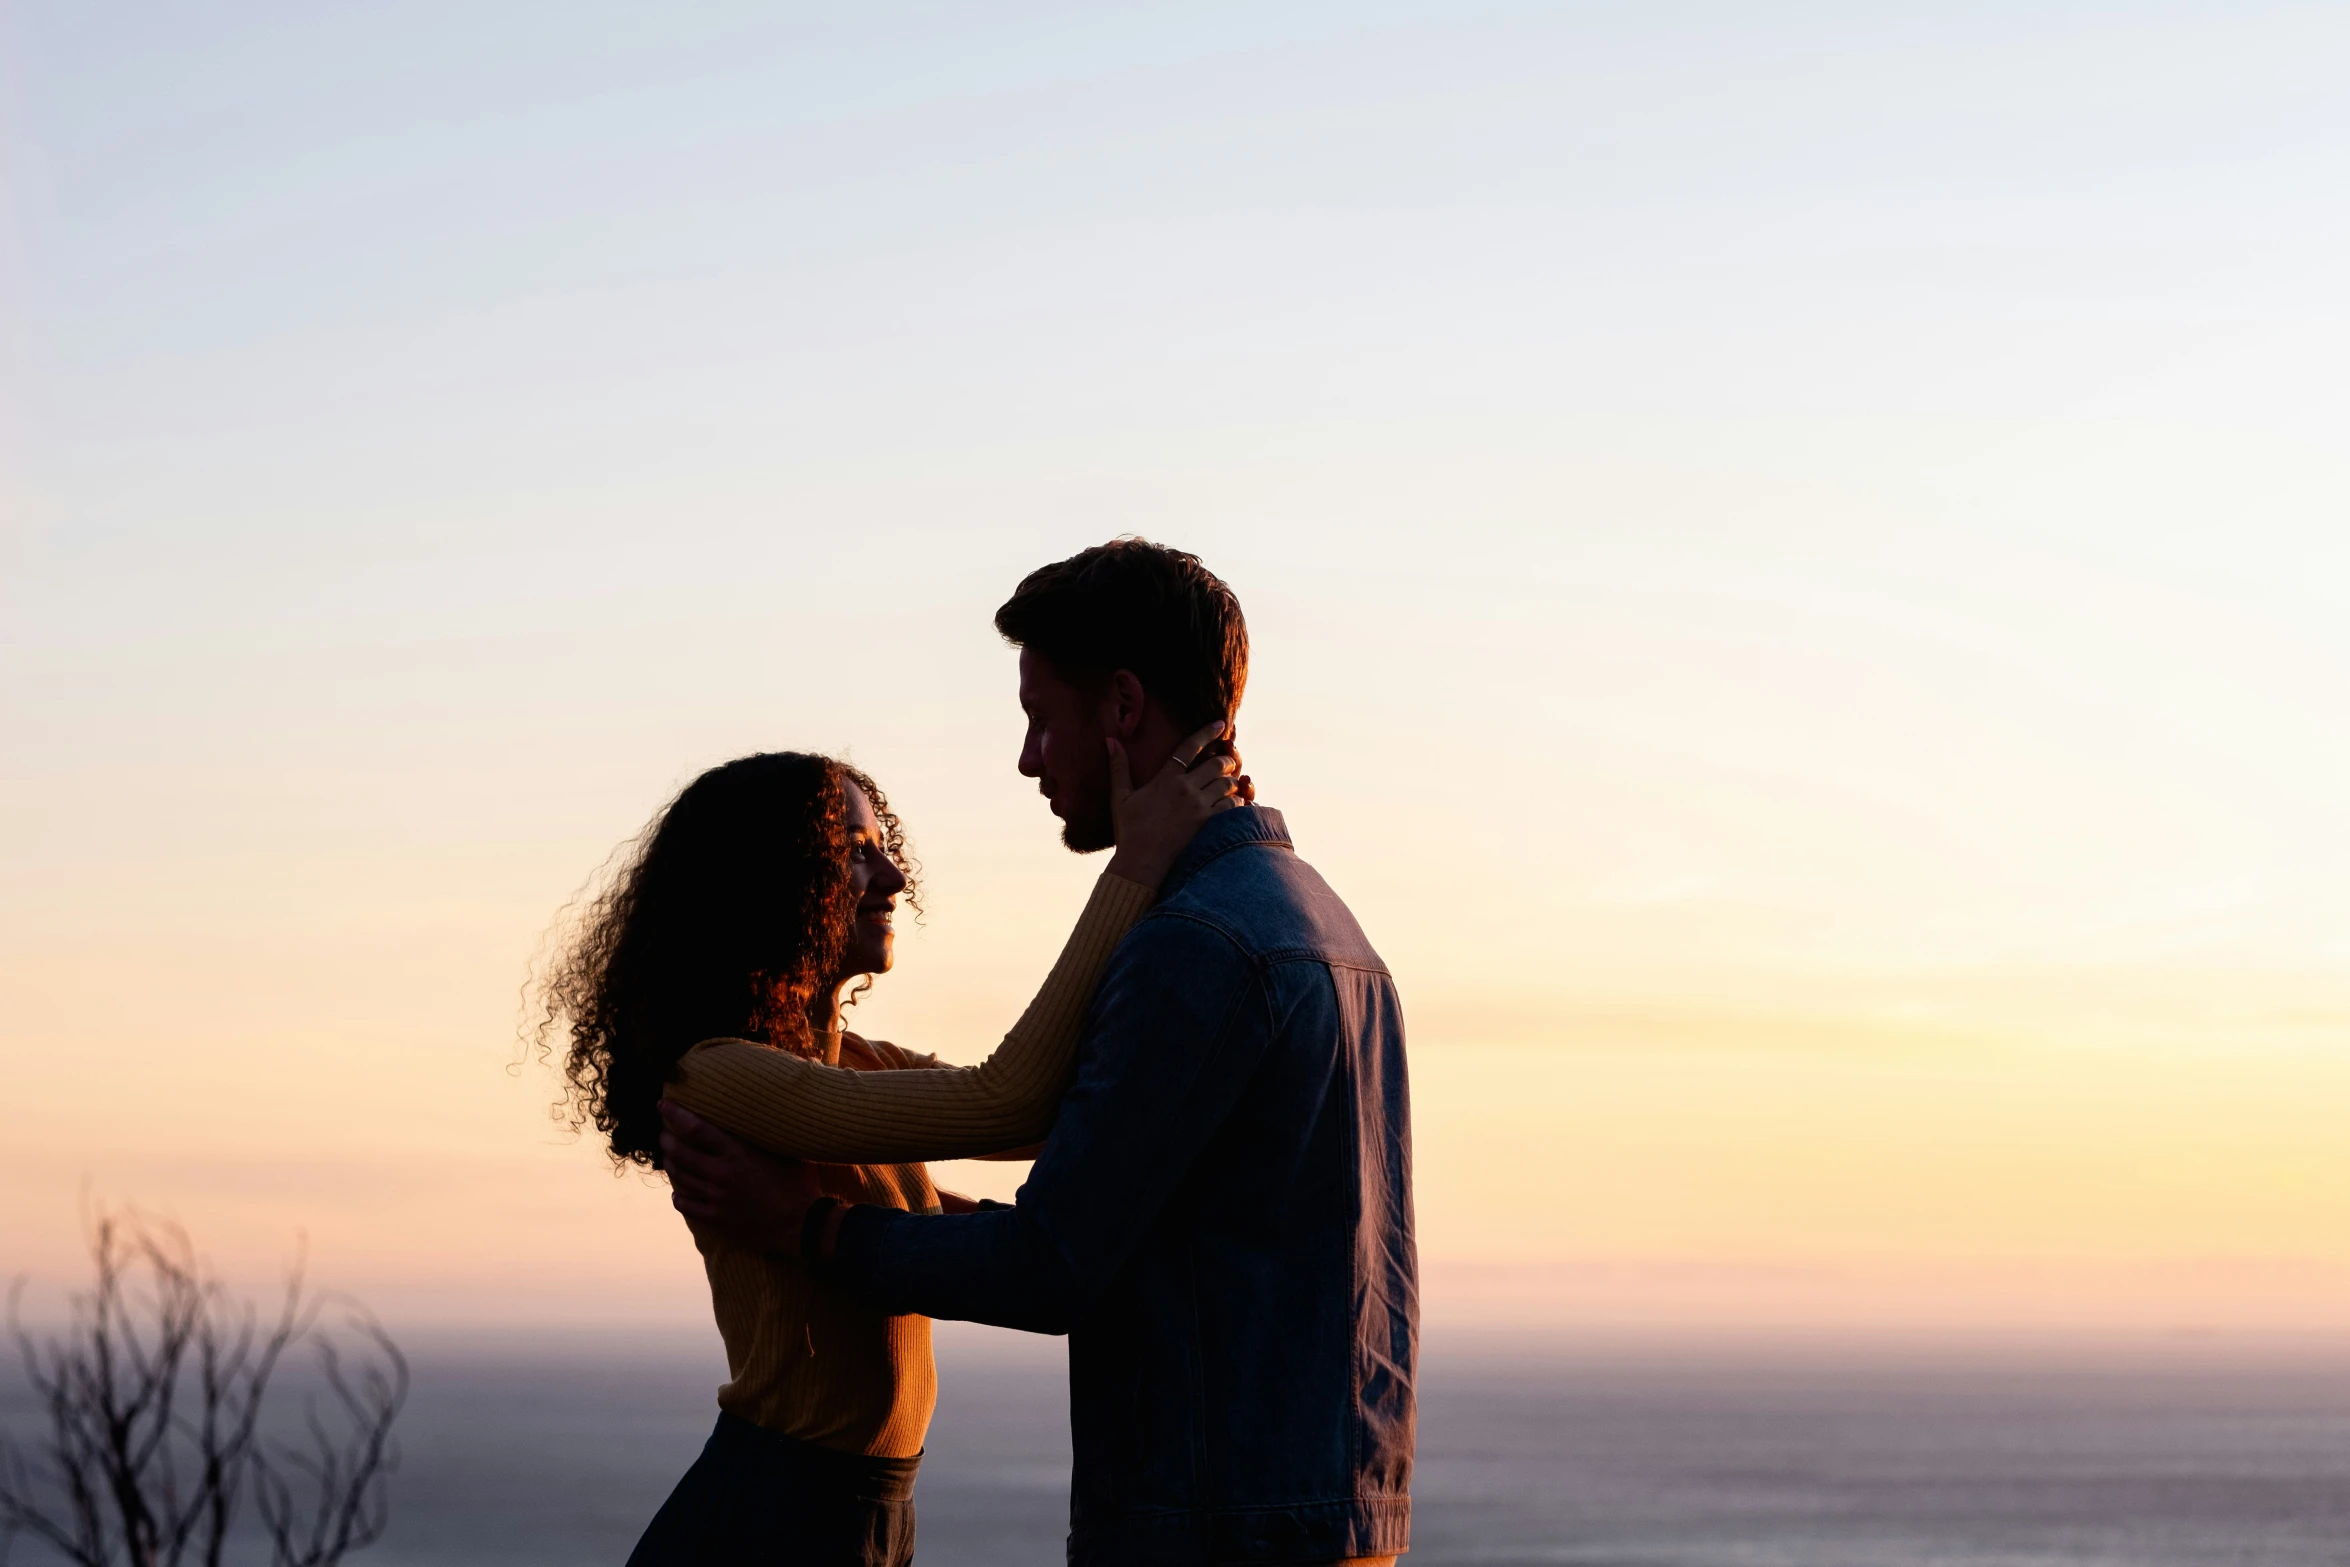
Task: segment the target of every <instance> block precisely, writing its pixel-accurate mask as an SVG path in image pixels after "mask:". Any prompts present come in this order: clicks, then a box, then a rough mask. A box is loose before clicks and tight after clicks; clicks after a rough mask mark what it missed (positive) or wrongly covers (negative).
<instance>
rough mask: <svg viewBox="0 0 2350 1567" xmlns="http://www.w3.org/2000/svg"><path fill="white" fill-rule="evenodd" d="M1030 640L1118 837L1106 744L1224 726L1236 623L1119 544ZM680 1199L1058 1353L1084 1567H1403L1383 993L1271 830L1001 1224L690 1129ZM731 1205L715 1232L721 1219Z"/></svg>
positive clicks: (1178, 898)
mask: <svg viewBox="0 0 2350 1567" xmlns="http://www.w3.org/2000/svg"><path fill="white" fill-rule="evenodd" d="M996 627H997V629H998V630H999V631H1001V632H1002V633H1003V634H1004V636H1005V638H1006V639H1007V640H1008V641H1010V642H1011V643H1013V644H1014V645H1015V646H1017V647H1018V648H1020V650H1021V651H1020V705H1021V707H1022V709H1023V710H1024V711H1025V712H1026V714H1027V717H1028V733H1027V739H1026V742H1025V744H1024V745H1023V746H1022V748H1021V752H1020V771H1021V772H1022V773H1023V774H1025V775H1027V776H1029V777H1032V778H1035V779H1036V780H1037V781H1038V786H1039V788H1040V789H1041V790H1042V792H1043V793H1044V795H1045V796H1046V798H1047V799H1048V800H1050V802H1051V804H1052V810H1053V813H1054V814H1055V815H1056V816H1058V817H1059V818H1060V819H1061V824H1062V838H1063V840H1064V841H1065V842H1066V843H1067V844H1068V846H1069V847H1070V848H1071V849H1073V850H1076V851H1078V852H1080V853H1085V852H1090V851H1092V850H1096V849H1103V848H1108V847H1110V845H1111V843H1112V841H1113V832H1112V821H1111V815H1110V784H1109V764H1108V754H1109V747H1108V746H1107V745H1106V744H1105V743H1104V742H1105V740H1106V739H1115V740H1117V741H1118V742H1120V744H1121V745H1122V746H1123V747H1124V750H1125V752H1126V754H1127V756H1128V757H1129V758H1131V761H1132V765H1133V767H1134V769H1135V777H1136V781H1137V782H1143V781H1147V780H1148V779H1149V778H1150V777H1151V776H1152V775H1153V774H1155V773H1156V771H1157V770H1158V768H1159V767H1161V766H1164V765H1168V757H1169V753H1170V751H1172V750H1173V748H1174V747H1175V745H1176V744H1177V742H1178V741H1180V740H1181V739H1182V738H1183V737H1184V736H1185V735H1187V734H1189V733H1191V732H1192V731H1194V730H1196V729H1198V728H1199V727H1201V726H1202V725H1203V724H1205V723H1207V722H1208V721H1210V720H1212V719H1215V718H1218V717H1229V716H1230V715H1232V714H1233V713H1234V712H1235V710H1236V709H1237V708H1238V706H1239V703H1240V698H1241V694H1242V689H1243V687H1244V685H1245V683H1246V680H1247V672H1248V633H1247V628H1246V625H1245V622H1244V621H1243V619H1242V617H1241V613H1240V605H1239V602H1238V600H1237V599H1235V598H1234V596H1233V594H1232V591H1231V589H1230V588H1228V587H1226V586H1225V585H1224V583H1223V582H1222V581H1220V580H1219V579H1218V578H1216V577H1215V576H1214V575H1213V574H1212V573H1210V572H1209V571H1208V570H1207V568H1206V567H1205V566H1203V565H1202V564H1201V563H1200V561H1199V560H1198V558H1197V557H1195V556H1192V555H1188V554H1185V553H1183V552H1181V551H1179V550H1172V549H1167V548H1164V547H1162V546H1159V545H1155V544H1150V543H1146V542H1144V541H1142V540H1139V539H1120V540H1116V541H1114V542H1112V543H1109V544H1104V545H1101V546H1098V547H1096V548H1094V549H1089V550H1086V551H1084V552H1082V553H1080V554H1078V555H1075V556H1073V557H1071V558H1070V559H1068V560H1065V561H1060V562H1058V563H1056V564H1054V565H1050V566H1046V567H1044V568H1043V569H1041V570H1039V571H1037V572H1034V573H1032V574H1031V575H1030V576H1029V577H1028V578H1027V579H1026V580H1025V581H1023V582H1022V583H1021V584H1020V587H1019V589H1018V591H1017V592H1015V593H1014V594H1013V595H1012V598H1011V599H1010V601H1009V602H1007V603H1006V604H1005V605H1004V606H1003V608H1002V609H1000V610H998V611H997V613H996ZM672 1124H673V1127H674V1128H676V1129H678V1130H679V1131H681V1132H682V1133H683V1135H681V1136H677V1137H675V1138H673V1139H669V1140H665V1145H664V1146H665V1148H667V1149H668V1150H669V1152H668V1155H667V1159H668V1164H669V1168H670V1170H671V1173H672V1179H673V1180H674V1181H675V1182H676V1184H677V1188H678V1192H679V1205H680V1206H681V1207H687V1208H691V1209H693V1210H695V1211H698V1212H699V1213H701V1214H702V1215H704V1216H705V1217H704V1219H703V1220H702V1222H716V1223H719V1224H721V1225H723V1226H724V1227H725V1228H727V1229H728V1230H729V1231H731V1232H733V1233H735V1234H737V1235H749V1236H756V1237H758V1238H759V1239H760V1240H761V1242H762V1243H763V1244H765V1245H767V1246H769V1247H771V1248H773V1249H778V1250H797V1251H798V1252H799V1254H800V1255H801V1257H802V1259H803V1261H804V1262H805V1263H806V1265H807V1266H808V1267H810V1268H811V1269H814V1270H816V1271H817V1272H818V1273H819V1274H820V1275H823V1276H826V1277H828V1278H829V1279H830V1280H832V1281H833V1282H835V1283H836V1284H838V1285H840V1286H841V1287H844V1288H846V1289H849V1290H851V1291H852V1292H854V1293H856V1294H858V1295H860V1296H863V1297H864V1298H865V1299H866V1300H868V1301H869V1302H871V1303H873V1304H875V1305H877V1306H879V1307H881V1308H882V1309H884V1310H887V1311H890V1312H904V1313H918V1314H921V1315H926V1316H931V1317H947V1318H958V1319H962V1320H966V1321H974V1322H988V1323H994V1324H997V1325H999V1326H1003V1327H1012V1328H1022V1329H1026V1330H1028V1331H1031V1332H1038V1333H1065V1334H1067V1335H1068V1338H1069V1420H1070V1433H1071V1438H1072V1447H1073V1452H1074V1465H1075V1473H1074V1475H1073V1477H1072V1482H1071V1495H1070V1535H1069V1559H1070V1561H1071V1562H1072V1563H1076V1564H1079V1567H1090V1564H1100V1567H1155V1564H1167V1567H1176V1564H1182V1567H1194V1564H1222V1563H1259V1562H1262V1563H1335V1562H1366V1561H1377V1560H1383V1559H1392V1558H1393V1556H1394V1555H1395V1554H1396V1553H1397V1552H1400V1551H1402V1550H1405V1549H1406V1548H1407V1547H1408V1546H1409V1543H1410V1518H1411V1503H1410V1498H1409V1482H1410V1475H1411V1461H1412V1440H1413V1423H1414V1406H1413V1393H1412V1384H1413V1373H1414V1367H1415V1362H1416V1351H1417V1341H1418V1316H1419V1312H1418V1265H1417V1258H1416V1254H1415V1251H1414V1247H1413V1240H1412V1206H1411V1132H1410V1124H1409V1105H1408V1097H1407V1091H1406V1086H1405V1075H1404V1056H1403V1020H1402V1013H1401V1010H1400V1008H1399V1005H1398V1002H1397V999H1396V993H1395V986H1394V982H1393V980H1392V979H1391V978H1390V977H1389V976H1388V973H1387V970H1386V967H1385V965H1383V964H1382V963H1381V962H1380V960H1379V957H1378V955H1377V954H1376V953H1375V952H1373V951H1372V949H1371V946H1370V943H1369V942H1368V941H1367V940H1365V939H1364V937H1363V934H1362V931H1361V930H1360V929H1359V928H1358V927H1357V926H1356V924H1355V922H1354V919H1353V918H1352V916H1351V915H1349V914H1348V913H1347V910H1346V907H1345V905H1344V904H1343V903H1341V902H1340V901H1339V899H1338V897H1337V895H1336V894H1335V893H1333V892H1332V891H1331V890H1330V888H1329V886H1328V885H1327V884H1326V883H1325V882H1324V881H1323V880H1322V879H1321V877H1320V876H1318V875H1316V874H1315V873H1314V871H1313V870H1312V869H1311V868H1310V867H1308V866H1307V865H1306V864H1305V863H1304V862H1303V861H1302V860H1300V859H1299V858H1298V857H1297V854H1296V853H1295V851H1294V850H1293V849H1292V848H1291V845H1290V841H1289V834H1288V830H1287V828H1286V827H1285V826H1284V824H1283V822H1282V819H1281V816H1280V813H1278V812H1277V811H1273V810H1269V809H1266V808H1264V807H1261V806H1251V807H1248V808H1245V809H1240V810H1233V811H1227V812H1225V813H1223V814H1221V815H1218V816H1215V817H1213V818H1212V819H1211V820H1210V821H1209V822H1208V824H1207V825H1206V826H1205V827H1203V828H1202V829H1201V830H1200V833H1199V836H1198V837H1197V838H1196V839H1194V840H1193V842H1192V844H1191V847H1190V848H1189V849H1188V850H1187V851H1186V852H1185V854H1184V855H1183V857H1182V859H1181V860H1180V861H1178V863H1177V865H1176V867H1175V869H1174V871H1173V872H1172V873H1171V874H1170V875H1169V876H1168V878H1167V880H1166V882H1165V883H1164V884H1163V885H1162V886H1161V888H1160V896H1159V901H1158V902H1157V904H1156V905H1155V906H1154V907H1153V909H1152V911H1151V912H1150V913H1149V914H1148V915H1147V916H1145V917H1144V919H1143V920H1142V921H1141V922H1140V923H1139V924H1137V925H1136V926H1135V927H1134V929H1133V930H1132V931H1131V932H1129V933H1128V935H1127V936H1126V938H1125V940H1124V941H1123V943H1122V944H1121V945H1120V946H1119V948H1118V950H1117V953H1116V954H1115V956H1114V957H1113V958H1112V959H1111V962H1110V967H1109V969H1108V971H1107V973H1106V974H1105V975H1104V977H1103V980H1102V983H1101V987H1100V989H1099V990H1098V991H1097V992H1096V994H1095V996H1094V1001H1093V1006H1092V1010H1091V1011H1090V1013H1089V1014H1088V1016H1087V1020H1086V1025H1085V1033H1084V1037H1083V1042H1082V1044H1081V1046H1080V1049H1079V1055H1078V1067H1077V1075H1076V1080H1075V1082H1074V1083H1073V1084H1072V1085H1071V1087H1070V1089H1069V1091H1068V1094H1067V1096H1066V1097H1065V1098H1064V1099H1063V1100H1062V1104H1061V1110H1060V1115H1059V1119H1058V1120H1057V1121H1056V1122H1055V1123H1054V1126H1053V1130H1052V1134H1051V1136H1050V1138H1049V1139H1048V1140H1047V1141H1046V1143H1045V1145H1044V1148H1043V1151H1042V1152H1041V1154H1040V1155H1039V1157H1038V1159H1037V1161H1036V1166H1035V1169H1034V1171H1033V1172H1032V1174H1031V1175H1030V1177H1029V1179H1028V1181H1027V1183H1026V1184H1025V1185H1023V1186H1022V1187H1021V1189H1020V1192H1019V1195H1018V1200H1017V1202H1016V1204H1015V1205H1013V1206H1010V1207H1004V1206H1002V1205H989V1207H988V1208H986V1209H984V1210H983V1211H981V1212H978V1213H971V1214H957V1215H947V1216H923V1215H913V1214H908V1213H905V1212H902V1211H898V1210H892V1209H884V1208H880V1207H872V1206H844V1205H842V1204H840V1203H839V1202H838V1200H837V1199H834V1198H830V1197H823V1196H821V1195H820V1193H819V1191H818V1189H817V1187H816V1184H815V1182H814V1179H813V1177H812V1175H810V1174H808V1173H806V1172H805V1171H804V1170H792V1171H786V1172H782V1173H779V1172H778V1171H777V1169H775V1168H773V1167H770V1168H768V1169H765V1170H763V1171H761V1172H760V1173H759V1174H758V1175H756V1176H753V1175H751V1174H750V1173H749V1171H750V1169H751V1167H752V1165H753V1163H754V1162H755V1161H760V1160H763V1159H764V1158H765V1156H764V1155H760V1154H758V1153H757V1152H756V1151H755V1150H751V1149H748V1148H747V1147H745V1146H744V1145H741V1144H737V1143H735V1142H733V1141H732V1140H731V1139H729V1138H727V1137H726V1136H725V1135H724V1134H722V1133H720V1132H718V1131H717V1130H716V1128H713V1127H708V1126H707V1124H706V1123H697V1122H694V1121H693V1120H692V1118H690V1117H685V1116H677V1117H675V1118H674V1119H673V1122H672ZM713 1213H716V1214H718V1215H719V1217H718V1218H716V1219H715V1220H711V1219H710V1218H708V1217H707V1216H708V1215H711V1214H713Z"/></svg>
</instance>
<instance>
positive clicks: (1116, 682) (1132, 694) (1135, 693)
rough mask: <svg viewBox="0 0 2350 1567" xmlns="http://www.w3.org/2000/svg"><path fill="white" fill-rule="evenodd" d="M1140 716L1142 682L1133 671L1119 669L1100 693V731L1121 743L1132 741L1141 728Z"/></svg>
mask: <svg viewBox="0 0 2350 1567" xmlns="http://www.w3.org/2000/svg"><path fill="white" fill-rule="evenodd" d="M1142 716H1143V695H1142V682H1141V681H1140V680H1137V679H1136V678H1135V676H1134V671H1133V670H1131V669H1121V670H1119V671H1117V672H1116V673H1115V674H1113V675H1111V676H1110V683H1109V686H1108V687H1107V688H1106V689H1105V690H1104V691H1103V692H1102V731H1103V733H1105V734H1107V735H1109V736H1110V738H1112V739H1113V740H1117V741H1119V742H1121V743H1123V742H1125V741H1129V740H1132V739H1133V738H1134V735H1135V731H1137V730H1139V729H1140V728H1142Z"/></svg>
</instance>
